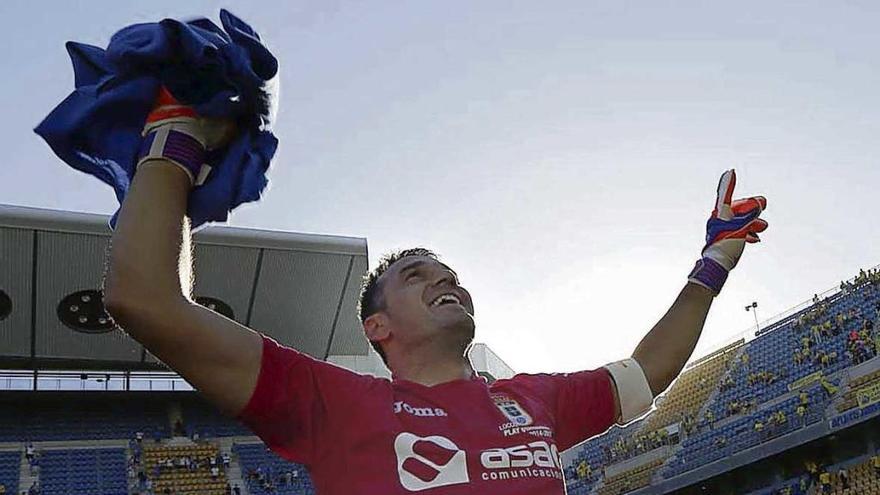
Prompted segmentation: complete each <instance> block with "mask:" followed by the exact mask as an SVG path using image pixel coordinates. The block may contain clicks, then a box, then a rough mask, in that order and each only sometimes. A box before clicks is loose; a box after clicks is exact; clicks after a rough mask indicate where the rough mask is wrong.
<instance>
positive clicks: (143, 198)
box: [104, 112, 262, 415]
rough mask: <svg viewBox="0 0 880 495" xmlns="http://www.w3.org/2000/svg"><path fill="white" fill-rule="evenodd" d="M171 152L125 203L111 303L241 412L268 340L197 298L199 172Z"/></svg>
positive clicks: (184, 371) (184, 370)
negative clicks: (193, 211)
mask: <svg viewBox="0 0 880 495" xmlns="http://www.w3.org/2000/svg"><path fill="white" fill-rule="evenodd" d="M154 113H155V112H154ZM183 131H186V129H183V130H182V131H181V132H183ZM174 132H176V131H175V130H173V129H172V131H171V133H172V134H173V133H174ZM178 137H179V136H178ZM172 140H173V137H169V138H168V141H169V142H171V141H172ZM199 144H202V145H204V142H202V143H199ZM153 151H156V150H153ZM153 151H151V153H152V152H153ZM190 151H197V149H195V150H190ZM166 154H167V155H168V159H165V158H163V157H162V150H158V152H157V154H156V156H147V157H145V159H142V160H141V165H140V166H139V168H138V172H137V174H136V175H135V177H134V180H133V182H132V184H131V188H130V189H129V191H128V194H127V196H126V197H125V201H124V202H123V204H122V210H121V212H120V215H119V218H118V219H117V223H116V230H115V231H114V233H113V238H112V245H111V251H110V256H109V266H108V269H107V273H106V276H105V280H104V304H105V306H106V308H107V311H108V312H109V313H110V314H111V315H112V316H113V319H114V320H115V321H116V323H117V324H118V325H120V326H121V327H122V328H123V329H124V330H125V331H126V332H127V333H128V334H129V335H131V336H132V337H133V338H134V339H135V340H137V341H138V342H140V343H141V344H143V345H144V347H146V348H147V349H149V351H150V352H151V353H153V354H154V355H155V356H156V357H158V358H159V359H160V360H162V362H163V363H165V364H166V365H168V366H169V367H170V368H171V369H173V370H175V371H177V372H178V373H179V374H180V375H181V376H182V377H183V378H185V379H186V380H187V381H188V382H189V383H191V384H192V385H193V386H194V387H195V388H196V389H197V390H199V391H200V392H201V393H202V394H203V395H204V396H205V397H206V398H207V399H208V400H210V401H211V402H213V403H214V404H215V405H216V406H217V407H218V408H220V409H221V410H223V411H225V412H227V413H229V414H233V415H234V414H237V413H238V412H239V411H240V410H241V409H242V408H243V407H244V406H245V405H246V404H247V401H248V399H249V398H250V396H251V394H252V392H253V390H254V387H255V384H256V381H257V377H258V374H259V370H260V359H261V353H262V339H261V337H260V335H259V334H257V333H256V332H254V331H253V330H250V329H248V328H247V327H245V326H243V325H240V324H238V323H236V322H235V321H232V320H230V319H228V318H226V317H224V316H222V315H220V314H218V313H215V312H213V311H211V310H209V309H207V308H204V307H202V306H200V305H199V304H196V303H195V302H193V301H192V297H191V291H192V283H193V277H192V261H191V233H190V228H189V220H188V219H187V218H186V208H187V196H188V193H189V191H190V188H191V187H192V183H193V173H191V172H190V173H188V172H186V171H185V168H183V166H182V165H181V163H183V164H184V165H188V164H187V163H186V161H187V158H186V156H174V153H172V152H170V151H169V152H167V153H166ZM172 160H173V161H172Z"/></svg>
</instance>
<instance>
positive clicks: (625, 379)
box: [605, 358, 654, 424]
mask: <svg viewBox="0 0 880 495" xmlns="http://www.w3.org/2000/svg"><path fill="white" fill-rule="evenodd" d="M605 369H607V370H608V372H609V373H611V377H612V378H613V379H614V385H615V386H616V387H617V400H618V401H619V402H620V419H619V420H618V423H619V424H624V423H629V422H630V421H632V420H634V419H636V418H638V417H639V416H641V415H643V414H645V413H646V412H648V411H650V410H651V406H652V405H653V404H654V394H653V393H652V392H651V386H650V385H649V384H648V379H647V378H646V377H645V372H644V371H643V370H642V367H641V366H640V365H639V362H638V361H636V360H635V359H633V358H626V359H623V360H621V361H617V362H614V363H610V364H606V365H605Z"/></svg>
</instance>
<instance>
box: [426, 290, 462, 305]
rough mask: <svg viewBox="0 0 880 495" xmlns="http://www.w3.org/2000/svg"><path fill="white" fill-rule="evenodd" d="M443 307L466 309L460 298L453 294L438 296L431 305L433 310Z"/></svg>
mask: <svg viewBox="0 0 880 495" xmlns="http://www.w3.org/2000/svg"><path fill="white" fill-rule="evenodd" d="M441 306H459V307H464V306H463V305H462V304H461V299H459V297H458V296H457V295H455V294H452V293H446V294H441V295H439V296H437V298H435V299H434V300H433V301H431V304H430V307H431V308H438V307H441Z"/></svg>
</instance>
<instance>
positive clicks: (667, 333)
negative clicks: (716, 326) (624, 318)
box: [632, 283, 714, 397]
mask: <svg viewBox="0 0 880 495" xmlns="http://www.w3.org/2000/svg"><path fill="white" fill-rule="evenodd" d="M713 297H714V294H712V291H710V290H709V289H707V288H706V287H703V286H701V285H698V284H695V283H688V284H687V285H685V286H684V288H683V289H682V290H681V292H680V293H679V294H678V298H676V299H675V302H674V303H672V306H671V307H670V308H669V310H668V311H667V312H666V314H665V315H663V318H660V321H658V322H657V324H656V325H654V328H652V329H651V331H650V332H648V335H646V336H645V338H643V339H642V341H641V342H639V345H638V346H637V347H636V350H635V352H633V355H632V357H633V358H634V359H635V360H636V361H638V362H639V365H641V367H642V370H643V371H644V372H645V377H646V378H647V379H648V385H650V387H651V393H652V394H654V396H655V397H656V396H657V395H659V394H660V392H662V391H664V390H666V387H668V386H669V384H670V383H672V381H673V380H675V377H677V376H678V374H679V373H680V372H681V369H682V368H683V367H684V364H685V363H686V362H687V360H688V359H689V358H690V357H691V354H692V353H693V352H694V347H696V345H697V340H699V339H700V333H702V331H703V324H704V323H705V322H706V315H708V314H709V307H710V306H712V298H713Z"/></svg>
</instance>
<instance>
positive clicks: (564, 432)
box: [514, 368, 616, 451]
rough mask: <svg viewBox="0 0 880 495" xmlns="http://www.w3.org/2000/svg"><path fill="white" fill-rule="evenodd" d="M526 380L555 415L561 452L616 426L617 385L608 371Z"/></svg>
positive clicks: (532, 376)
mask: <svg viewBox="0 0 880 495" xmlns="http://www.w3.org/2000/svg"><path fill="white" fill-rule="evenodd" d="M526 376H527V379H526V380H527V382H528V384H529V387H530V388H531V389H532V390H533V392H534V393H535V394H536V395H537V396H538V397H539V398H540V399H541V400H542V401H543V402H544V404H545V405H546V406H547V407H548V409H549V410H550V412H551V414H552V415H553V419H554V420H555V430H556V431H555V435H554V436H555V438H556V446H557V447H558V448H559V450H560V451H562V450H565V449H567V448H570V447H572V446H574V445H576V444H578V443H580V442H582V441H583V440H586V439H587V438H590V437H592V436H594V435H598V434H599V433H602V432H603V431H605V430H607V429H608V428H610V427H611V425H612V424H614V421H615V419H616V418H615V417H614V410H615V403H614V391H613V390H612V387H613V386H614V383H613V381H612V379H611V374H610V373H609V372H608V370H607V369H605V368H599V369H596V370H590V371H578V372H575V373H552V374H539V375H526ZM517 378H518V377H514V380H517Z"/></svg>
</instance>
